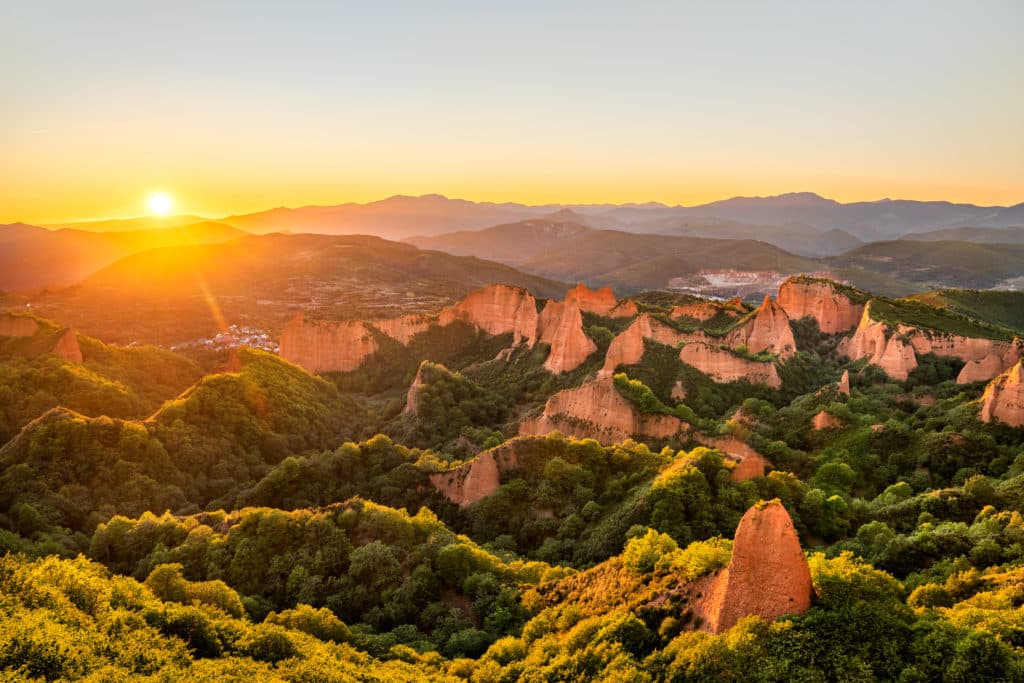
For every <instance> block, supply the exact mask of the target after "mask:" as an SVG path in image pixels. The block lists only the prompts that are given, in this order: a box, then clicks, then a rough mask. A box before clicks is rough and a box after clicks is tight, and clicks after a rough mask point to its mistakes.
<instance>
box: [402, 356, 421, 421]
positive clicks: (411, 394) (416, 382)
mask: <svg viewBox="0 0 1024 683" xmlns="http://www.w3.org/2000/svg"><path fill="white" fill-rule="evenodd" d="M422 386H423V363H420V366H419V367H418V368H417V369H416V376H415V377H413V379H412V384H410V385H409V390H408V391H407V392H405V412H406V413H409V414H410V415H415V414H416V404H417V400H418V399H419V392H420V387H422Z"/></svg>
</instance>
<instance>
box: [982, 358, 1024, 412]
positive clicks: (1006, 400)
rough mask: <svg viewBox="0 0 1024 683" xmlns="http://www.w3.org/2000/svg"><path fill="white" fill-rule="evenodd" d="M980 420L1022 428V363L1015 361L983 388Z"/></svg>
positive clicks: (1023, 372) (1023, 393)
mask: <svg viewBox="0 0 1024 683" xmlns="http://www.w3.org/2000/svg"><path fill="white" fill-rule="evenodd" d="M981 420H982V422H995V421H997V420H998V421H999V422H1002V423H1004V424H1008V425H1010V426H1011V427H1024V361H1017V364H1016V365H1014V366H1013V367H1012V368H1010V369H1009V370H1007V371H1006V372H1004V373H1003V374H1001V375H999V376H998V377H996V378H995V379H993V380H992V381H991V382H989V385H988V386H987V387H985V393H984V395H982V397H981Z"/></svg>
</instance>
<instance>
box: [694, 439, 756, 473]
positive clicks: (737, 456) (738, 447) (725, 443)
mask: <svg viewBox="0 0 1024 683" xmlns="http://www.w3.org/2000/svg"><path fill="white" fill-rule="evenodd" d="M694 438H695V439H696V440H697V441H699V442H700V443H702V444H704V445H705V446H708V447H710V448H717V449H718V450H720V451H722V453H725V455H726V456H727V457H728V458H729V459H730V460H732V461H734V462H735V463H736V467H734V468H733V469H732V471H731V472H730V473H729V476H730V477H731V478H732V480H733V481H747V480H748V479H755V478H757V477H763V476H764V475H765V472H766V471H767V469H768V468H769V467H771V466H772V464H771V462H770V461H769V460H768V458H766V457H764V456H763V455H761V454H760V453H758V452H757V451H755V450H754V449H753V448H751V447H750V445H749V444H747V443H746V442H745V441H741V440H740V439H737V438H736V437H734V436H723V437H716V438H712V437H706V436H694Z"/></svg>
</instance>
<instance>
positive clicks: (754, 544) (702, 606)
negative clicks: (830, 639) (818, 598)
mask: <svg viewBox="0 0 1024 683" xmlns="http://www.w3.org/2000/svg"><path fill="white" fill-rule="evenodd" d="M812 590H813V587H812V585H811V572H810V569H809V568H808V566H807V559H806V558H805V557H804V553H803V550H802V549H801V548H800V540H799V538H797V535H796V530H795V529H794V528H793V521H792V520H791V519H790V517H789V513H788V512H786V508H784V507H783V506H782V503H780V502H779V501H778V500H773V501H771V502H768V503H764V502H762V503H758V504H757V505H755V506H754V507H752V508H750V509H749V510H747V513H746V514H745V515H743V519H741V520H740V525H739V527H738V528H737V529H736V538H735V540H734V541H733V544H732V559H731V560H730V561H729V566H728V567H726V568H725V569H723V570H722V572H721V573H720V574H719V575H718V576H716V577H715V579H714V583H713V584H712V586H711V589H710V590H709V591H708V593H707V594H706V595H705V597H704V598H703V599H702V600H701V601H700V603H699V604H698V605H697V610H696V611H697V612H698V613H700V614H701V616H702V617H703V619H704V621H703V623H702V624H701V628H702V629H703V630H706V631H710V632H711V633H721V632H723V631H726V630H728V629H729V628H731V627H732V626H734V625H735V624H736V622H738V621H739V620H740V619H742V618H743V617H745V616H747V615H750V614H755V615H757V616H759V617H761V618H763V619H768V620H772V619H777V618H778V617H781V616H783V615H786V614H799V613H802V612H806V611H807V610H808V609H810V607H811V592H812Z"/></svg>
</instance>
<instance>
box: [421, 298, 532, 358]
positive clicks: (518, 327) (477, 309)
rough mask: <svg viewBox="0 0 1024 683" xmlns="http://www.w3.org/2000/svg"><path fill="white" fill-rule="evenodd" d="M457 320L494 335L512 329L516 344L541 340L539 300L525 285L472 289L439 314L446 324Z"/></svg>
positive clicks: (439, 320)
mask: <svg viewBox="0 0 1024 683" xmlns="http://www.w3.org/2000/svg"><path fill="white" fill-rule="evenodd" d="M456 320H462V321H464V322H467V323H469V324H471V325H473V326H474V327H476V328H478V329H480V330H481V331H483V332H485V333H487V334H490V335H498V334H507V333H509V332H511V333H512V343H513V344H519V343H520V342H525V343H526V344H528V345H529V346H533V345H534V344H535V343H536V341H537V322H538V316H537V300H536V299H534V298H533V295H532V294H530V293H529V292H528V291H526V290H525V289H523V288H522V287H513V286H511V285H489V286H487V287H483V288H481V289H477V290H475V291H472V292H470V293H469V294H468V295H467V296H466V298H465V299H463V300H462V301H460V302H459V303H457V304H455V305H453V306H449V307H448V308H445V309H444V310H442V311H441V314H440V316H439V317H438V322H439V324H441V325H442V326H444V325H449V324H451V323H452V322H454V321H456Z"/></svg>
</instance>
